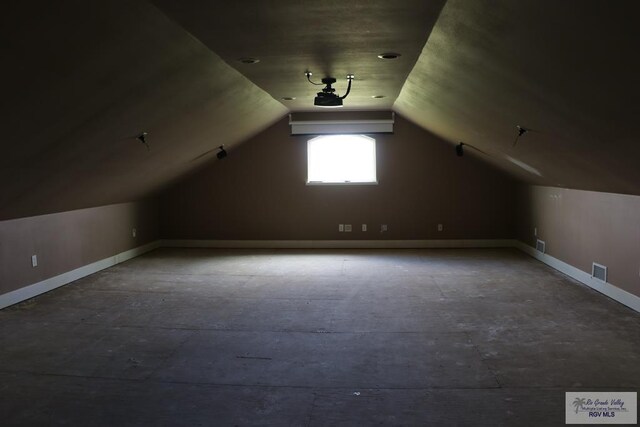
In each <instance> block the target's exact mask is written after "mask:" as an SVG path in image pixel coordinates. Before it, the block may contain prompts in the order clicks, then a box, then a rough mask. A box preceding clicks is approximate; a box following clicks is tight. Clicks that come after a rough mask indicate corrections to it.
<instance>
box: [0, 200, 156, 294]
mask: <svg viewBox="0 0 640 427" xmlns="http://www.w3.org/2000/svg"><path fill="white" fill-rule="evenodd" d="M157 208H158V206H157V202H156V201H154V200H145V201H141V202H136V203H123V204H117V205H109V206H101V207H97V208H90V209H80V210H75V211H68V212H61V213H55V214H49V215H40V216H34V217H28V218H20V219H14V220H8V221H0V268H1V269H0V294H4V293H7V292H10V291H13V290H16V289H18V288H21V287H24V286H27V285H30V284H33V283H36V282H39V281H41V280H45V279H48V278H50V277H53V276H56V275H58V274H62V273H65V272H67V271H70V270H73V269H75V268H78V267H82V266H84V265H86V264H90V263H92V262H94V261H98V260H100V259H103V258H107V257H109V256H113V255H115V254H117V253H120V252H123V251H126V250H128V249H132V248H135V247H137V246H141V245H144V244H146V243H149V242H151V241H154V240H156V239H157V238H158V210H157ZM134 227H135V228H136V229H137V230H136V231H137V237H136V238H133V237H132V233H131V230H132V228H134ZM34 254H35V255H37V256H38V266H37V267H32V266H31V255H34Z"/></svg>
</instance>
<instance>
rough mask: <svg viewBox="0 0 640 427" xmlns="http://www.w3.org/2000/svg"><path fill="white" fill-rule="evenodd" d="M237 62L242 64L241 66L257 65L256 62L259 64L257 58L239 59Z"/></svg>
mask: <svg viewBox="0 0 640 427" xmlns="http://www.w3.org/2000/svg"><path fill="white" fill-rule="evenodd" d="M238 61H240V62H242V63H243V64H257V63H258V62H260V60H259V59H258V58H240V59H238Z"/></svg>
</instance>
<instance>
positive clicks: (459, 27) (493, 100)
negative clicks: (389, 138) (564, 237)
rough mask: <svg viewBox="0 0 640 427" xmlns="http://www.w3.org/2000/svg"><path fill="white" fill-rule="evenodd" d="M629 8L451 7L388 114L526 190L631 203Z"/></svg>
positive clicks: (635, 40) (455, 2) (633, 47)
mask: <svg viewBox="0 0 640 427" xmlns="http://www.w3.org/2000/svg"><path fill="white" fill-rule="evenodd" d="M639 11H640V3H638V2H637V1H613V2H603V1H599V0H580V1H577V0H575V1H574V0H568V1H540V0H518V1H510V0H504V1H490V0H449V1H448V2H447V4H446V6H445V7H444V8H443V10H442V13H441V15H440V18H439V20H438V22H437V24H436V25H435V27H434V29H433V31H432V33H431V36H430V38H429V41H428V42H427V44H426V46H425V48H424V50H423V51H422V54H421V55H420V58H419V59H418V61H417V63H416V66H415V68H414V69H413V71H412V72H411V74H410V75H409V77H408V79H407V82H406V83H405V85H404V87H403V89H402V92H401V93H400V96H399V97H398V99H397V101H396V102H395V104H394V109H395V110H396V111H397V112H399V113H401V114H403V115H404V116H406V117H408V118H409V119H410V120H412V121H414V122H415V123H417V124H419V125H421V126H422V127H424V128H427V129H429V130H431V131H433V132H435V133H436V134H438V135H440V136H442V137H443V138H445V139H447V140H449V141H451V142H457V141H464V142H465V143H469V144H472V145H474V146H476V147H478V148H480V149H482V150H483V151H485V152H487V153H488V154H489V156H483V157H484V158H486V159H487V160H488V161H490V162H493V163H494V164H496V165H499V166H501V167H503V168H505V169H507V170H509V171H510V172H511V173H513V174H514V175H516V176H518V177H520V178H521V179H523V180H525V181H527V182H530V183H536V184H545V185H552V186H561V187H569V188H578V189H586V190H595V191H608V192H618V193H630V194H640V167H639V166H638V158H640V137H639V136H638V131H637V122H638V117H639V113H640V108H639V107H638V101H640V96H639V95H640V77H639V76H640V66H639V64H640V61H639V60H638V58H637V51H638V47H639V46H640V32H639V31H638V29H637V28H638V26H637V22H636V21H637V16H638V14H637V12H639ZM516 125H520V126H524V127H525V128H531V129H533V130H532V131H531V132H528V133H526V134H524V135H523V136H522V137H521V138H520V139H519V140H518V142H517V144H516V145H515V146H514V145H513V143H514V140H515V137H516V134H517V129H516ZM467 152H474V150H472V149H469V150H467ZM476 154H478V153H477V152H476ZM481 156H482V155H481Z"/></svg>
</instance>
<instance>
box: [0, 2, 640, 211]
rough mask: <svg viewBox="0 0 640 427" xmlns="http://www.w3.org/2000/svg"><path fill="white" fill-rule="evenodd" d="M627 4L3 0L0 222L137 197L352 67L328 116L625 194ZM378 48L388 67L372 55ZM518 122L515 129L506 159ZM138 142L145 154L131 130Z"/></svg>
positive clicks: (630, 173) (629, 114)
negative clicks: (375, 113) (382, 122)
mask: <svg viewBox="0 0 640 427" xmlns="http://www.w3.org/2000/svg"><path fill="white" fill-rule="evenodd" d="M638 8H639V6H638V3H637V2H636V1H629V0H619V1H615V2H603V1H601V0H580V1H578V0H567V1H551V0H543V1H540V0H518V1H511V0H497V1H496V0H492V1H490V0H449V1H448V2H446V4H445V0H434V1H423V0H420V1H418V0H405V1H396V2H392V1H388V0H370V1H364V0H353V1H350V2H344V1H338V0H327V1H323V2H310V1H297V0H282V1H266V0H247V1H235V2H217V1H204V0H181V1H170V0H155V1H153V2H148V1H144V0H128V1H125V0H96V1H91V2H86V1H80V0H68V1H65V2H37V3H36V4H34V3H31V2H10V3H8V4H7V5H4V6H3V13H2V15H1V16H0V20H1V21H0V22H1V28H0V31H1V35H2V39H3V48H2V49H3V52H2V53H3V64H4V66H3V67H2V69H0V72H1V73H2V81H3V83H4V85H3V91H2V95H3V96H2V98H0V103H1V104H0V105H1V107H0V108H1V110H0V111H1V112H2V123H3V126H2V140H1V142H0V144H1V145H0V148H1V151H0V154H1V155H0V220H2V219H9V218H16V217H20V216H29V215H37V214H42V213H49V212H56V211H63V210H70V209H76V208H82V207H89V206H98V205H104V204H109V203H117V202H123V201H131V200H135V199H138V198H141V197H144V196H147V195H150V194H153V193H154V192H156V191H159V190H160V189H162V188H164V187H165V186H166V185H168V184H169V183H171V182H173V181H175V180H176V179H179V178H180V177H181V176H183V175H184V174H186V173H188V172H189V171H191V170H193V169H196V168H198V167H201V166H202V165H203V164H205V163H207V162H209V161H211V160H212V158H215V154H214V153H215V148H216V147H217V146H219V145H221V144H225V145H226V146H227V148H228V147H231V148H233V146H234V145H235V144H237V143H239V142H241V141H243V140H246V139H247V138H249V137H250V136H252V135H254V134H256V133H257V132H259V131H261V130H262V129H264V128H266V127H267V126H269V125H270V124H272V123H274V122H275V121H276V120H278V119H279V118H281V117H282V116H283V115H285V114H286V113H287V112H289V111H307V110H310V109H312V108H313V107H311V104H312V99H313V96H314V93H315V92H316V91H317V90H318V87H317V86H312V85H310V84H309V83H308V82H307V81H306V80H305V78H304V75H303V72H304V71H305V70H311V71H312V72H314V78H316V79H317V80H320V79H321V78H322V77H324V76H327V75H332V76H333V77H336V78H338V83H337V84H336V88H337V90H338V93H339V94H342V93H344V89H345V84H346V82H345V81H344V76H345V75H346V74H347V73H354V74H356V80H355V81H354V86H353V90H352V93H351V95H349V97H348V98H347V99H346V100H345V109H364V110H388V109H389V108H390V107H393V109H394V110H395V111H397V112H398V113H401V114H402V115H404V116H406V117H407V118H409V119H410V120H412V121H414V122H415V123H417V124H419V125H420V126H422V127H424V128H425V129H427V130H430V131H432V132H434V133H436V134H438V135H440V136H441V137H443V138H444V139H445V140H448V141H450V142H451V143H456V142H457V141H464V142H465V143H467V144H472V145H474V146H476V147H478V148H480V149H481V150H483V151H485V152H486V153H488V156H483V155H480V154H479V153H477V152H475V155H480V156H482V157H483V158H485V159H486V160H487V161H489V162H491V163H493V164H494V165H496V166H498V167H500V168H503V169H506V170H508V171H509V172H511V173H512V174H514V175H515V176H517V177H519V178H521V179H522V180H524V181H526V182H530V183H537V184H546V185H558V186H565V187H570V188H580V189H589V190H597V191H610V192H619V193H630V194H640V168H638V167H637V161H636V159H637V158H638V157H639V155H640V144H638V137H637V134H636V132H635V122H636V121H637V117H638V110H639V109H638V106H637V105H638V102H637V101H638V98H639V96H638V95H639V91H640V84H639V79H638V75H639V73H638V71H639V66H638V60H637V58H636V57H635V55H636V53H635V51H636V50H637V46H638V45H640V43H639V41H640V40H639V39H638V38H639V36H638V34H640V33H639V32H638V31H637V30H635V27H634V25H635V22H633V20H634V19H635V17H636V16H637V13H635V12H638V10H637V9H638ZM385 51H395V52H399V53H401V54H402V56H400V58H398V59H397V60H394V61H382V60H380V59H378V58H377V54H379V53H382V52H385ZM242 57H256V58H259V59H260V62H259V63H257V64H253V65H249V64H243V63H241V62H239V61H238V59H239V58H242ZM373 95H384V96H385V98H382V99H373V98H371V96H373ZM282 97H296V98H297V99H296V100H294V101H283V100H281V98H282ZM516 125H521V126H524V127H527V128H531V129H532V131H531V132H529V133H527V134H525V135H524V136H523V137H522V138H520V140H519V141H518V143H517V145H516V146H515V147H514V146H513V141H514V138H515V135H516V127H515V126H516ZM143 131H144V132H148V137H147V140H148V142H149V148H150V149H149V150H147V148H146V147H145V146H144V145H142V144H141V143H140V142H139V141H138V140H137V139H136V138H135V137H136V136H137V135H139V134H140V133H141V132H143ZM467 152H468V153H470V154H471V153H472V152H473V150H467ZM452 155H454V154H453V146H452ZM472 155H473V154H472ZM461 161H464V159H461Z"/></svg>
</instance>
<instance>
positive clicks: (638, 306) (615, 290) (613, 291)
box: [514, 240, 640, 312]
mask: <svg viewBox="0 0 640 427" xmlns="http://www.w3.org/2000/svg"><path fill="white" fill-rule="evenodd" d="M514 242H515V247H516V248H518V249H520V250H521V251H523V252H524V253H526V254H528V255H531V256H532V257H534V258H535V259H537V260H538V261H541V262H543V263H545V264H547V265H548V266H549V267H552V268H555V269H556V270H558V271H560V272H561V273H564V274H566V275H567V276H569V277H572V278H573V279H575V280H577V281H578V282H582V283H584V284H585V285H587V286H589V287H590V288H592V289H595V290H596V291H598V292H600V293H602V294H604V295H606V296H608V297H609V298H611V299H614V300H616V301H618V302H619V303H621V304H624V305H626V306H627V307H629V308H632V309H633V310H635V311H637V312H640V297H638V296H637V295H634V294H632V293H629V292H627V291H625V290H624V289H621V288H619V287H617V286H615V285H613V284H611V283H608V282H603V281H602V280H598V279H595V278H593V277H591V274H589V273H587V272H586V271H582V270H580V269H578V268H576V267H574V266H572V265H570V264H567V263H566V262H564V261H561V260H559V259H557V258H554V257H552V256H551V255H547V254H543V253H541V252H538V251H537V250H535V248H533V247H531V246H529V245H527V244H525V243H523V242H521V241H518V240H516V241H514Z"/></svg>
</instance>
